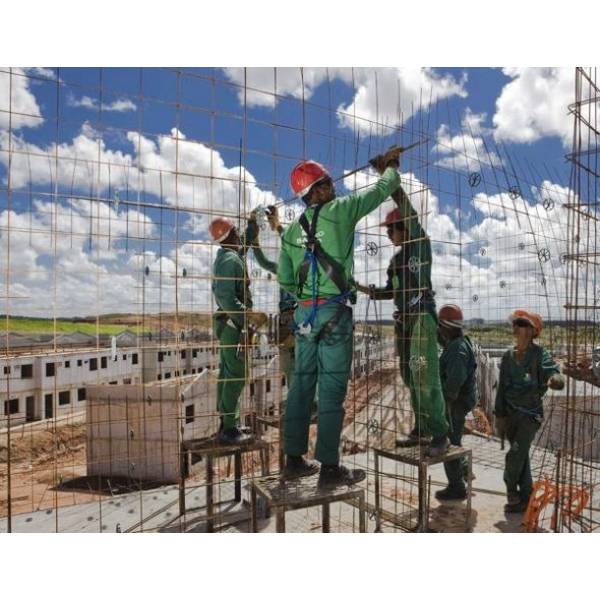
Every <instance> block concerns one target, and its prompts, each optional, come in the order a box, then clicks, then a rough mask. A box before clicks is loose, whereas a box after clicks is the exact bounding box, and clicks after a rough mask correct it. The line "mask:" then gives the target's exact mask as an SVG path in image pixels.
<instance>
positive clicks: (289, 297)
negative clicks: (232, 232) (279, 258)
mask: <svg viewBox="0 0 600 600" xmlns="http://www.w3.org/2000/svg"><path fill="white" fill-rule="evenodd" d="M265 210H266V217H267V220H268V223H269V226H270V227H271V230H272V231H274V232H276V233H278V234H279V235H280V236H281V235H282V234H283V226H282V225H281V223H280V221H279V214H278V211H277V207H276V206H268V207H266V209H265ZM248 222H249V224H254V226H255V227H256V232H257V233H256V236H253V240H252V250H253V251H254V258H256V261H257V262H258V264H259V265H260V266H261V267H262V268H263V269H265V271H269V273H273V275H277V263H276V262H273V261H271V260H269V259H268V258H267V257H266V256H265V253H264V252H263V250H262V248H261V247H260V242H259V237H258V225H257V222H256V210H254V211H252V213H251V214H250V219H249V221H248ZM297 306H298V302H297V300H296V296H294V294H291V293H290V292H288V291H287V290H285V289H284V288H283V287H280V288H279V327H278V331H277V345H278V347H279V363H280V367H281V370H282V371H283V374H284V375H285V380H286V384H287V388H288V390H289V389H290V387H291V384H292V379H293V376H294V347H295V339H294V334H293V331H292V324H293V321H294V311H295V310H296V307H297Z"/></svg>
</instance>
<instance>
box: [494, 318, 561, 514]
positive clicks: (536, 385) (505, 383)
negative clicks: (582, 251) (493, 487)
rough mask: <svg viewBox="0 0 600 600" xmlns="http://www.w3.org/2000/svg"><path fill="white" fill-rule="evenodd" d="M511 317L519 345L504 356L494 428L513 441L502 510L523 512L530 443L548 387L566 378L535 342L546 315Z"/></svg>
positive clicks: (527, 492) (528, 488) (556, 386)
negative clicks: (543, 316)
mask: <svg viewBox="0 0 600 600" xmlns="http://www.w3.org/2000/svg"><path fill="white" fill-rule="evenodd" d="M509 321H510V322H511V323H512V326H513V335H514V336H515V345H514V347H513V348H510V349H509V350H507V351H506V352H505V353H504V355H503V356H502V361H501V363H500V376H499V380H498V391H497V394H496V403H495V407H494V414H495V415H496V418H495V425H496V433H497V434H498V436H499V437H500V438H501V439H504V438H506V439H507V440H508V442H509V444H510V449H509V451H508V452H507V454H506V462H505V469H504V483H505V484H506V493H507V503H506V505H505V506H504V510H505V511H506V512H509V513H519V512H524V511H525V510H526V509H527V505H528V503H529V496H530V495H531V491H532V488H533V481H532V479H531V465H530V461H529V449H530V447H531V444H532V442H533V439H534V437H535V434H536V433H537V431H538V429H539V428H540V425H541V423H542V420H543V418H544V411H543V398H544V395H545V393H546V391H547V389H548V387H550V388H551V389H554V390H560V389H562V388H563V387H564V385H565V381H564V378H563V376H562V375H561V374H560V372H559V368H558V366H557V364H556V363H555V362H554V360H553V358H552V356H551V355H550V353H549V352H548V351H547V350H546V349H545V348H543V347H542V346H540V345H539V344H535V343H534V342H533V340H534V339H535V338H537V337H538V336H539V334H540V332H541V331H542V327H543V321H542V317H540V315H538V314H537V313H534V312H531V311H527V310H523V309H517V310H515V311H514V312H513V313H512V314H511V315H510V317H509Z"/></svg>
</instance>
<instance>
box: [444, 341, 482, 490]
mask: <svg viewBox="0 0 600 600" xmlns="http://www.w3.org/2000/svg"><path fill="white" fill-rule="evenodd" d="M476 369H477V363H476V361H475V353H474V351H473V344H472V342H471V340H470V338H469V337H468V336H466V335H462V334H461V335H459V336H457V337H455V338H453V339H451V340H448V341H447V342H446V343H445V345H444V349H443V351H442V354H441V356H440V379H441V382H442V392H443V394H444V400H445V401H446V407H447V411H448V415H449V417H450V431H449V432H448V437H449V438H450V443H451V444H452V445H453V446H460V445H461V442H462V435H463V429H464V426H465V417H466V416H467V414H468V413H469V411H471V410H473V408H474V407H475V405H476V404H477V381H476V379H475V370H476ZM467 468H468V465H467V460H466V458H464V457H462V459H457V460H451V461H448V462H445V463H444V470H445V471H446V477H447V478H448V487H449V488H451V489H452V490H456V491H457V492H464V491H465V482H464V478H463V476H464V475H465V473H466V471H467Z"/></svg>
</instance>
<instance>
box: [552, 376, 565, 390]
mask: <svg viewBox="0 0 600 600" xmlns="http://www.w3.org/2000/svg"><path fill="white" fill-rule="evenodd" d="M548 387H549V388H550V389H551V390H562V389H563V388H564V387H565V378H564V377H563V376H562V375H561V374H560V373H556V375H552V377H550V379H549V380H548Z"/></svg>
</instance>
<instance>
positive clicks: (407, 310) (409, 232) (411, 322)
mask: <svg viewBox="0 0 600 600" xmlns="http://www.w3.org/2000/svg"><path fill="white" fill-rule="evenodd" d="M392 198H393V200H394V202H395V203H396V208H394V209H393V210H391V211H390V212H389V213H388V214H387V215H386V217H385V220H384V221H383V223H381V226H382V227H385V228H386V229H387V235H388V237H389V239H390V241H391V242H392V244H393V245H394V246H396V247H399V248H400V250H399V251H398V252H397V253H396V254H395V255H394V256H393V257H392V259H391V261H390V264H389V267H388V269H387V282H386V285H385V286H384V287H379V288H377V287H375V286H368V287H366V286H363V285H359V286H358V289H359V290H360V291H362V292H364V293H367V294H369V296H370V298H371V299H373V300H386V299H393V300H394V304H395V305H396V311H395V312H394V321H395V335H396V350H397V353H398V356H399V358H400V374H401V376H402V379H403V380H404V383H405V385H406V386H407V387H408V388H409V389H410V398H411V405H412V409H413V413H414V417H415V424H414V427H413V429H412V431H411V432H410V433H409V435H408V439H407V440H398V441H397V445H398V446H410V445H417V444H420V443H426V442H429V441H430V443H429V446H428V448H427V454H428V455H429V456H441V455H442V454H444V453H445V452H446V450H447V449H448V446H449V441H448V422H447V421H446V416H445V404H444V398H443V396H442V390H441V383H440V376H439V362H438V352H437V314H436V311H435V301H434V292H433V291H432V285H431V242H430V241H429V238H428V237H427V235H426V234H425V231H424V230H423V228H422V227H421V224H420V223H419V217H418V215H417V212H416V211H415V209H414V208H413V207H412V205H411V203H410V200H409V198H408V196H407V194H406V192H405V191H404V190H403V189H402V187H399V188H398V190H397V191H396V192H395V193H393V194H392ZM430 436H431V437H430Z"/></svg>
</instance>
